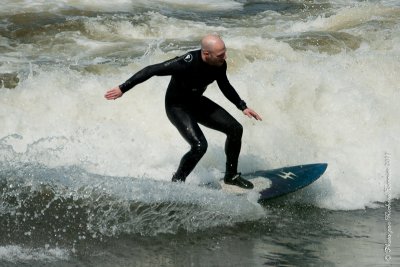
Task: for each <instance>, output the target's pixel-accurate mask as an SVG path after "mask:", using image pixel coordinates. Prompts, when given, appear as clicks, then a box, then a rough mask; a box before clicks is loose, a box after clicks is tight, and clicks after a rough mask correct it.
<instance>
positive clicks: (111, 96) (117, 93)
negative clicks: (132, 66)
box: [104, 86, 123, 100]
mask: <svg viewBox="0 0 400 267" xmlns="http://www.w3.org/2000/svg"><path fill="white" fill-rule="evenodd" d="M122 95H123V93H122V91H121V89H120V88H119V86H116V87H114V88H111V89H110V90H108V91H107V92H106V94H105V95H104V97H105V98H106V99H107V100H115V99H117V98H119V97H121V96H122Z"/></svg>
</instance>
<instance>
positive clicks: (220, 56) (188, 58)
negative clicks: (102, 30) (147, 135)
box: [105, 34, 261, 189]
mask: <svg viewBox="0 0 400 267" xmlns="http://www.w3.org/2000/svg"><path fill="white" fill-rule="evenodd" d="M225 59H226V47H225V43H224V42H223V40H222V39H221V38H220V37H219V36H217V35H213V34H210V35H207V36H205V37H204V38H203V39H202V40H201V49H200V50H195V51H191V52H188V53H186V54H185V55H183V56H180V57H176V58H173V59H170V60H167V61H165V62H163V63H159V64H154V65H150V66H147V67H145V68H143V69H142V70H140V71H138V72H137V73H136V74H134V75H133V76H132V77H131V78H129V79H128V80H127V81H126V82H124V83H123V84H121V85H119V86H116V87H114V88H112V89H110V90H108V91H107V92H106V94H105V98H106V99H108V100H115V99H117V98H119V97H121V96H122V95H123V94H124V93H126V92H127V91H128V90H129V89H131V88H132V87H134V86H136V85H137V84H139V83H142V82H144V81H146V80H147V79H149V78H151V77H153V76H155V75H156V76H171V80H170V83H169V85H168V89H167V93H166V97H165V109H166V113H167V116H168V118H169V120H170V121H171V123H172V124H173V125H174V126H175V127H176V128H177V129H178V131H179V133H180V134H181V135H182V137H183V138H184V139H185V140H186V141H187V142H188V143H189V144H190V146H191V148H190V150H189V152H187V153H186V154H185V155H184V156H183V157H182V159H181V161H180V164H179V167H178V169H177V171H176V172H175V173H174V175H173V176H172V181H173V182H178V181H181V182H184V181H185V180H186V177H187V176H188V175H189V174H190V173H191V171H192V170H193V169H194V168H195V166H196V165H197V163H198V162H199V161H200V159H201V158H202V157H203V155H204V154H205V152H206V150H207V140H206V138H205V137H204V134H203V132H202V131H201V129H200V127H199V125H198V123H200V124H202V125H204V126H206V127H208V128H211V129H214V130H217V131H220V132H223V133H225V134H226V136H227V138H226V142H225V154H226V173H225V177H224V182H225V183H226V184H231V185H236V186H239V187H242V188H246V189H251V188H253V184H252V183H251V182H249V181H248V180H246V179H243V178H242V177H241V176H240V173H238V172H237V166H238V159H239V153H240V149H241V139H242V133H243V127H242V125H241V124H240V123H239V122H238V121H237V120H236V119H235V118H233V117H232V116H231V115H230V114H229V113H228V112H227V111H226V110H225V109H223V108H222V107H220V106H219V105H218V104H216V103H214V102H213V101H211V100H210V99H208V98H207V97H205V96H203V93H204V91H205V90H206V88H207V86H208V85H209V84H211V83H212V82H214V81H217V84H218V86H219V88H220V90H221V91H222V93H223V94H224V95H225V97H226V98H228V99H229V100H230V101H231V102H232V103H233V104H235V105H236V107H237V108H238V109H240V110H242V111H243V113H244V114H245V115H246V116H248V117H250V118H255V119H256V120H261V117H260V116H259V115H258V114H257V113H256V112H255V111H254V110H252V109H251V108H249V107H247V105H246V102H244V101H243V100H242V99H241V98H240V97H239V95H238V93H237V92H236V91H235V89H234V88H233V87H232V85H231V84H230V82H229V80H228V78H227V76H226V70H227V63H226V61H225Z"/></svg>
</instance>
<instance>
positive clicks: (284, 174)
mask: <svg viewBox="0 0 400 267" xmlns="http://www.w3.org/2000/svg"><path fill="white" fill-rule="evenodd" d="M277 175H278V176H279V177H281V178H282V179H285V180H286V179H291V180H294V178H295V177H297V175H296V174H294V173H293V172H281V173H280V174H277Z"/></svg>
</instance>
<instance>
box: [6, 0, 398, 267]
mask: <svg viewBox="0 0 400 267" xmlns="http://www.w3.org/2000/svg"><path fill="white" fill-rule="evenodd" d="M1 5H2V8H1V9H0V266H399V265H400V243H399V242H400V241H399V240H400V215H399V214H400V201H399V197H400V183H399V181H400V180H399V179H398V177H399V175H398V173H399V166H400V164H399V161H398V158H399V157H400V147H399V144H400V142H399V141H400V140H399V136H400V128H399V124H398V117H399V115H400V109H399V107H398V102H399V101H400V94H399V92H400V89H399V88H400V87H399V84H400V80H399V76H398V70H399V69H400V56H399V55H400V53H399V51H400V48H399V47H400V46H399V43H400V42H399V41H400V20H399V18H400V6H399V3H397V1H391V0H382V1H379V0H375V1H355V0H354V1H353V0H352V1H329V0H322V1H308V0H307V1H300V0H299V1H261V0H260V1H229V0H226V1H212V0H209V1H178V0H175V1H174V0H171V1H144V0H143V1H128V0H115V1H112V2H110V1H69V0H67V1H23V2H19V1H11V0H10V1H8V0H6V1H3V2H2V3H1ZM210 32H217V33H219V34H221V35H222V36H223V38H224V40H225V42H226V43H227V46H228V64H229V73H228V74H229V75H228V76H229V79H230V81H231V82H232V83H233V84H234V86H235V88H236V89H237V90H238V92H239V94H240V95H241V96H242V97H243V98H244V99H246V102H248V103H251V106H252V107H254V108H255V109H256V110H257V111H258V112H259V113H261V114H262V115H263V116H264V118H265V120H264V121H263V123H254V122H253V121H250V120H246V119H243V118H242V117H241V116H242V114H240V112H238V111H237V110H236V109H234V107H231V106H230V105H231V104H230V103H229V102H224V101H226V99H225V98H224V97H223V96H222V94H220V92H219V91H218V90H217V89H216V88H214V87H213V86H210V88H209V89H208V90H207V94H208V96H209V97H210V98H212V99H213V100H215V101H217V102H219V103H221V105H223V106H224V107H226V108H227V109H228V111H229V112H230V113H232V114H233V115H234V116H235V117H236V118H238V120H240V122H241V123H242V124H243V126H244V128H245V134H244V136H243V147H242V152H241V158H240V159H241V161H240V166H239V167H240V169H241V171H243V172H248V171H254V170H259V169H270V168H278V167H282V166H287V165H296V164H304V163H313V162H328V164H329V167H328V170H327V172H326V173H325V174H324V176H323V177H322V178H321V179H319V180H318V181H317V182H316V183H314V184H313V185H311V186H309V187H307V188H306V189H304V190H302V191H299V192H296V193H293V194H290V195H288V196H285V197H282V198H278V199H275V200H273V201H268V202H265V203H257V199H256V196H255V195H253V194H247V195H244V196H236V195H231V194H227V193H224V192H221V191H215V190H210V189H205V188H201V187H198V186H197V185H198V184H199V183H201V182H204V181H205V180H209V179H216V178H218V177H220V176H221V173H222V172H223V171H224V170H223V166H224V164H225V155H224V152H223V147H222V146H223V143H224V138H223V137H221V136H219V135H217V134H215V133H214V132H211V131H206V130H205V133H206V136H207V138H208V141H209V149H208V151H207V154H206V155H205V157H204V158H203V159H202V161H201V163H200V164H199V165H198V166H197V167H196V169H195V170H194V172H193V173H192V174H191V176H190V177H189V178H188V183H187V184H185V185H175V184H171V183H170V182H169V180H170V176H171V173H173V171H175V167H176V165H177V163H178V162H179V160H180V157H181V156H182V154H183V153H184V151H186V149H187V147H186V144H184V142H183V141H182V140H181V139H179V138H180V137H179V136H178V135H177V133H176V130H175V129H174V128H173V127H172V126H171V125H170V123H169V122H168V120H167V119H166V118H165V116H164V113H163V112H164V110H163V101H164V100H163V96H164V95H163V94H164V92H165V89H164V88H165V87H166V85H167V83H168V80H165V79H162V78H159V77H158V78H154V79H151V80H149V81H147V82H146V83H144V84H141V85H140V86H138V88H137V90H132V91H130V92H129V94H126V97H125V96H124V98H123V99H121V100H118V101H113V103H110V102H107V101H105V100H104V98H103V94H104V92H105V90H106V89H107V88H110V87H112V86H115V85H116V84H119V83H121V82H123V81H124V80H125V79H127V78H128V77H129V76H130V75H132V73H134V72H135V71H137V70H139V69H140V68H142V67H144V66H146V65H148V64H152V63H156V62H160V61H163V60H166V59H169V58H171V57H174V56H176V55H180V54H182V53H184V52H186V51H187V50H190V49H197V48H198V42H199V39H200V38H201V37H202V36H203V35H205V34H207V33H210Z"/></svg>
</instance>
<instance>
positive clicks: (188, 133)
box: [166, 107, 207, 182]
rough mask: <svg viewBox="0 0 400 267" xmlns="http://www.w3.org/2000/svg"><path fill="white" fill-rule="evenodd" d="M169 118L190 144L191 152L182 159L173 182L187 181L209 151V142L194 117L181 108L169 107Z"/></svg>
mask: <svg viewBox="0 0 400 267" xmlns="http://www.w3.org/2000/svg"><path fill="white" fill-rule="evenodd" d="M166 110H167V116H168V118H169V120H170V121H171V122H172V124H173V125H174V126H175V127H176V128H177V129H178V131H179V133H180V134H181V135H182V137H183V138H184V139H185V140H186V141H187V142H188V143H189V144H190V150H189V152H187V153H186V154H185V155H184V156H183V157H182V159H181V162H180V164H179V167H178V170H177V171H176V173H175V174H174V176H173V177H172V181H174V182H176V181H183V182H184V181H185V180H186V177H187V176H188V175H189V174H190V173H191V172H192V170H193V169H194V167H195V166H196V165H197V163H198V162H199V161H200V159H201V158H202V157H203V155H204V154H205V153H206V150H207V140H206V138H205V137H204V134H203V132H202V131H201V129H200V127H199V125H198V124H197V122H196V120H195V119H194V118H193V116H192V115H191V114H190V112H188V111H187V110H185V109H184V108H181V107H167V109H166Z"/></svg>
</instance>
